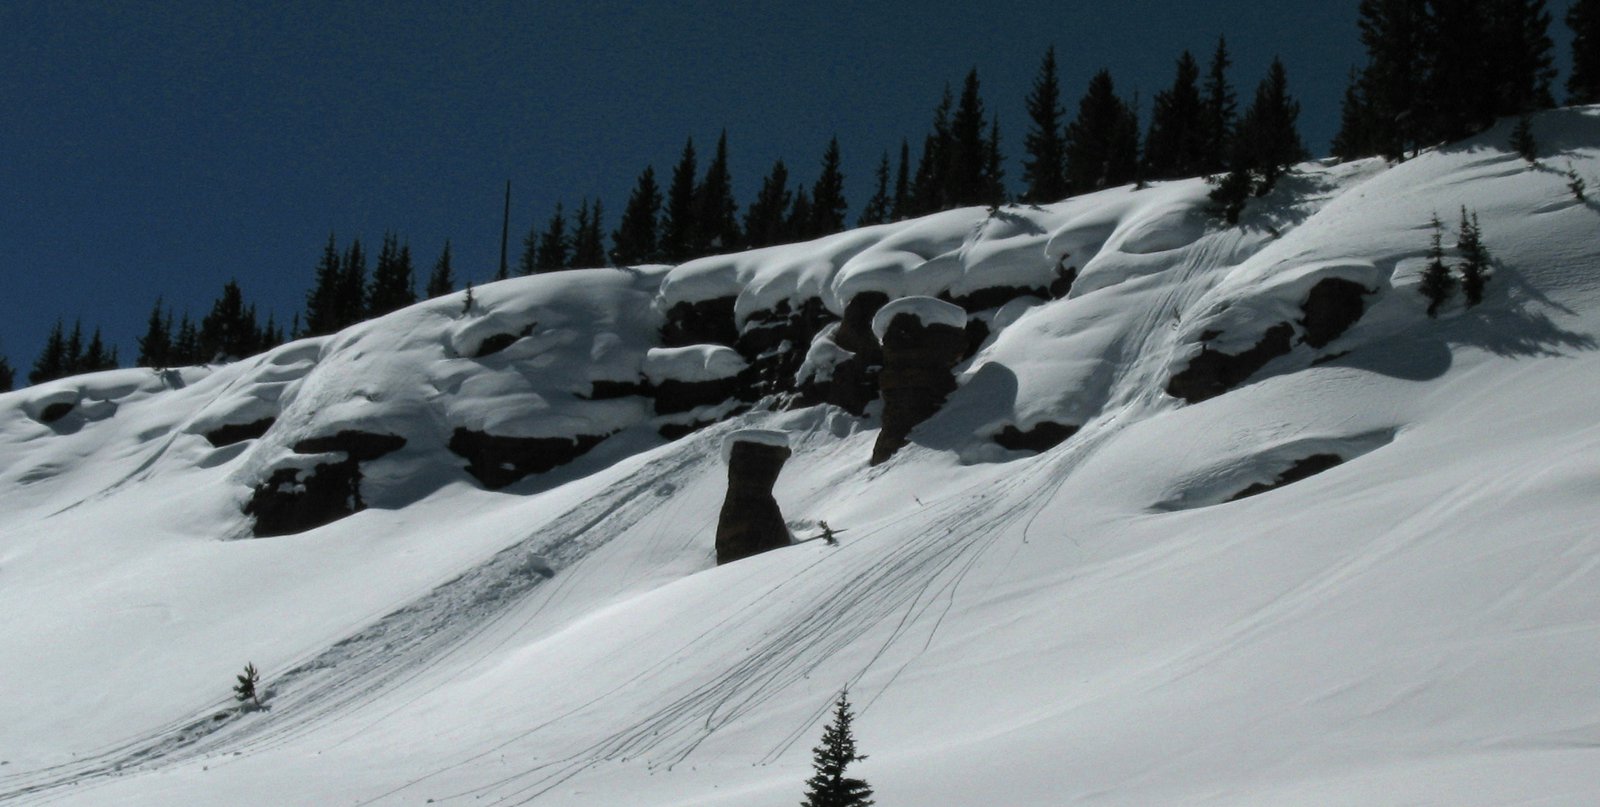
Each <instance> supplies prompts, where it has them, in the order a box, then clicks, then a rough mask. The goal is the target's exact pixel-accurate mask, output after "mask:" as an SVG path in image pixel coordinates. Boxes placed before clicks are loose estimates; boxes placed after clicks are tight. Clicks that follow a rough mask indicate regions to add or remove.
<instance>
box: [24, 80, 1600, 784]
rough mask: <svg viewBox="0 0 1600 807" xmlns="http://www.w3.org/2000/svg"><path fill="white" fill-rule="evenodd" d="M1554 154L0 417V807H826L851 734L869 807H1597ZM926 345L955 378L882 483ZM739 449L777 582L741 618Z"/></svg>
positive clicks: (934, 252) (1168, 215)
mask: <svg viewBox="0 0 1600 807" xmlns="http://www.w3.org/2000/svg"><path fill="white" fill-rule="evenodd" d="M1535 133H1536V136H1537V138H1538V140H1539V142H1540V144H1541V146H1542V156H1543V159H1542V162H1541V164H1539V165H1536V166H1530V165H1529V164H1528V163H1526V162H1524V161H1522V160H1521V159H1520V158H1519V157H1517V156H1516V155H1515V154H1513V153H1510V152H1509V150H1508V149H1506V148H1504V147H1503V144H1504V143H1505V141H1506V135H1507V132H1506V131H1505V130H1504V129H1501V130H1496V131H1492V132H1489V133H1487V134H1485V135H1484V136H1483V137H1481V138H1479V139H1477V140H1474V141H1469V142H1467V143H1464V144H1459V145H1455V146H1451V147H1447V148H1443V149H1440V150H1438V151H1435V152H1430V153H1426V154H1424V155H1422V156H1420V157H1418V158H1416V159H1414V160H1411V161H1408V162H1406V163H1403V164H1400V165H1396V166H1387V165H1385V164H1383V163H1381V162H1379V161H1362V162H1355V163H1349V164H1343V165H1331V164H1330V165H1323V164H1307V165H1304V166H1301V167H1300V169H1299V170H1297V171H1296V172H1294V173H1292V174H1291V175H1290V176H1289V177H1287V178H1286V179H1285V180H1284V181H1283V182H1282V183H1281V185H1280V187H1279V188H1278V190H1276V191H1275V192H1274V193H1273V194H1272V195H1271V196H1269V197H1267V198H1266V199H1263V200H1257V201H1253V202H1252V203H1251V206H1250V207H1249V208H1248V209H1247V211H1246V214H1245V217H1244V220H1243V223H1242V225H1241V226H1240V227H1237V228H1222V227H1220V226H1219V225H1217V224H1216V223H1214V222H1213V221H1212V220H1211V219H1210V218H1209V217H1208V216H1207V215H1206V214H1205V212H1204V207H1205V194H1206V191H1207V187H1206V186H1205V184H1204V183H1203V182H1201V181H1199V180H1192V181H1183V182H1171V183H1157V184H1155V185H1154V186H1152V187H1150V188H1146V189H1142V190H1135V189H1132V188H1119V189H1113V190H1109V191H1104V192H1101V193H1097V194H1092V195H1088V196H1084V197H1078V198H1074V199H1071V200H1068V201H1065V202H1062V203H1060V204H1056V205H1049V206H1044V207H1038V208H1034V207H1021V206H1011V207H1006V208H1002V209H1000V210H998V211H995V212H993V213H991V212H989V211H985V210H982V209H967V210H956V211H950V212H946V213H942V214H939V215H935V216H930V217H927V218H923V219H918V220H915V221H909V222H902V223H898V224H891V225H882V226H878V227H872V228H865V229H861V230H856V231H851V232H848V233H843V234H840V235H837V236H832V237H830V238H826V239H822V240H819V241H816V242H812V243H807V244H799V245H793V246H786V247H776V248H771V249H765V250H755V251H750V252H745V253H741V254H738V255H731V256H724V257H717V258H709V259H705V260H701V261H695V262H692V263H689V264H685V265H682V266H678V267H643V268H639V269H628V270H619V269H597V270H585V271H581V272H572V273H564V274H558V275H547V276H537V277H530V278H519V279H513V280H508V281H503V282H500V283H496V284H492V285H490V286H485V287H480V288H478V289H476V290H475V292H474V300H473V303H472V305H470V306H469V305H467V304H466V301H465V300H464V298H463V296H462V295H459V294H458V295H456V296H454V297H446V298H442V299H439V300H434V301H430V302H427V303H422V304H419V305H417V306H414V307H412V308H409V309H406V310H404V311H400V312H397V313H395V314H392V315H389V316H387V317H384V318H382V319H379V320H375V321H373V322H370V323H365V324H363V325H360V326H356V327H354V328H351V329H349V330H347V331H344V332H342V333H340V334H337V335H334V336H331V337H325V338H321V339H312V340H302V341H299V342H295V343H292V344H290V345H286V346H284V347H282V348H279V349H277V350H275V351H273V352H271V353H268V354H266V355H263V356H260V357H256V358H254V359H250V360H247V361H241V362H238V363H234V364H231V365H226V366H219V367H213V368H184V369H180V370H169V371H165V372H155V371H151V370H121V371H115V372H110V373H102V374H97V375H89V376H81V377H77V378H71V379H64V380H61V381H57V382H52V383H50V384H45V385H41V386H39V387H33V388H29V389H25V390H21V391H18V392H14V393H10V394H7V395H3V396H0V613H3V614H5V615H6V617H5V623H4V624H5V626H6V629H5V630H4V631H0V694H3V697H0V802H5V803H18V804H35V803H51V804H118V805H170V804H202V805H203V804H215V805H238V804H307V805H311V804H316V805H323V804H415V803H425V802H433V803H438V804H467V803H472V804H484V803H487V804H528V803H531V804H538V805H545V804H548V805H564V804H575V805H783V804H792V803H795V802H796V801H797V800H798V799H799V796H800V792H801V783H802V781H803V779H804V778H805V776H806V775H807V773H808V769H809V761H810V748H811V746H812V745H813V744H814V743H815V742H816V739H817V738H818V736H819V735H820V732H821V727H822V723H823V722H824V719H825V716H826V712H827V710H828V708H829V706H830V705H831V703H832V701H833V699H834V698H835V696H836V695H837V693H838V692H839V690H840V689H841V688H842V687H845V686H848V687H849V690H850V695H851V698H852V700H853V701H854V703H855V704H856V706H857V708H858V710H859V716H858V719H857V722H856V729H857V738H858V741H859V744H860V747H861V749H862V751H863V752H864V753H867V754H869V755H870V757H871V759H870V760H868V761H866V762H865V763H862V764H861V765H860V769H859V773H860V775H862V776H863V777H865V778H866V779H868V780H869V781H870V782H871V783H872V784H873V786H874V787H875V788H876V791H877V800H878V803H879V804H880V805H884V807H897V806H898V805H919V806H922V805H932V806H935V807H937V806H938V805H950V806H951V807H955V806H956V805H972V804H1003V805H1061V804H1077V803H1094V804H1127V805H1157V804H1171V805H1192V804H1262V805H1268V804H1271V805H1280V804H1352V805H1354V804H1362V805H1366V804H1374V803H1378V804H1417V803H1428V804H1452V805H1465V804H1481V805H1497V804H1507V803H1524V802H1526V803H1540V804H1593V803H1595V802H1597V801H1600V779H1597V778H1596V777H1595V775H1594V773H1593V771H1594V770H1595V769H1596V768H1597V767H1600V750H1597V749H1600V687H1597V686H1596V685H1595V682H1596V681H1600V649H1597V648H1600V643H1597V642H1596V639H1597V636H1600V407H1596V406H1595V405H1594V395H1595V393H1596V390H1597V389H1600V350H1597V347H1600V342H1597V339H1600V268H1597V267H1600V238H1597V237H1596V233H1600V204H1596V203H1595V202H1594V201H1593V200H1587V201H1583V200H1579V199H1577V198H1575V197H1574V195H1573V194H1572V193H1571V192H1570V191H1569V189H1568V186H1567V180H1566V177H1565V176H1564V175H1563V173H1562V172H1563V171H1565V170H1566V167H1567V165H1568V163H1570V164H1571V166H1572V167H1573V169H1574V170H1576V171H1577V172H1579V173H1580V174H1583V175H1585V176H1587V177H1590V178H1591V179H1595V178H1600V108H1582V109H1574V110H1561V111H1556V112H1552V113H1548V114H1545V115H1542V116H1540V117H1539V118H1537V119H1536V121H1535ZM1590 184H1591V185H1593V184H1594V183H1593V182H1591V183H1590ZM1463 206H1465V207H1467V208H1468V209H1470V210H1473V211H1476V212H1477V213H1478V215H1479V218H1480V221H1481V222H1482V227H1483V232H1484V238H1485V242H1486V243H1487V245H1488V247H1489V249H1490V250H1491V252H1492V254H1493V256H1494V259H1495V268H1494V276H1493V279H1492V281H1491V282H1490V285H1489V290H1488V295H1487V299H1486V301H1485V302H1484V303H1483V304H1482V305H1480V306H1477V307H1474V308H1470V309H1468V308H1466V307H1465V306H1464V305H1463V304H1462V303H1461V301H1460V297H1459V295H1458V296H1457V297H1456V298H1455V299H1454V301H1453V302H1451V303H1450V304H1449V305H1447V306H1446V307H1445V308H1444V309H1443V310H1442V312H1441V316H1440V317H1439V318H1437V319H1430V318H1429V317H1427V316H1426V315H1425V313H1424V309H1425V307H1426V304H1425V302H1424V301H1423V300H1422V298H1421V297H1420V295H1419V293H1418V291H1417V284H1418V280H1419V275H1420V271H1421V269H1422V267H1423V265H1424V263H1425V262H1426V252H1427V249H1428V243H1429V234H1430V228H1429V221H1430V218H1431V217H1432V216H1433V215H1434V214H1435V213H1437V214H1438V215H1439V217H1440V218H1441V219H1443V220H1444V221H1445V222H1447V223H1449V224H1453V222H1454V221H1455V220H1456V219H1457V218H1458V217H1459V215H1460V209H1461V208H1462V207H1463ZM1445 240H1446V243H1447V245H1448V244H1450V243H1452V242H1453V238H1451V237H1450V236H1449V235H1448V234H1447V236H1446V239H1445ZM904 297H919V298H923V299H919V300H911V301H906V302H904V303H899V304H893V303H891V305H894V306H896V307H895V308H889V309H887V310H885V312H884V313H885V316H884V317H881V318H880V319H882V320H890V321H886V322H879V323H874V324H876V325H877V326H878V328H877V329H876V333H877V338H879V339H881V338H884V334H885V330H886V329H890V328H892V327H895V323H898V322H900V321H901V320H900V318H899V317H898V316H897V315H896V314H897V312H901V313H906V314H908V315H911V316H912V317H916V318H921V320H922V321H923V322H924V323H925V324H927V323H932V324H938V325H942V326H946V327H954V326H956V325H958V324H959V320H960V317H959V316H958V313H957V309H956V306H960V308H961V309H965V311H966V314H967V323H966V331H967V334H968V335H969V336H970V338H971V344H970V345H969V346H968V348H969V349H968V350H967V352H966V353H965V354H964V355H963V356H962V358H961V360H960V362H959V363H958V364H957V365H956V366H955V368H954V370H953V371H952V373H953V376H952V383H953V384H954V386H955V391H954V392H953V393H951V394H950V395H949V397H948V399H947V400H945V401H943V402H942V405H940V406H938V409H937V413H936V414H934V415H933V416H932V417H931V418H929V419H927V420H926V421H924V422H922V423H920V424H919V425H917V426H916V427H915V428H914V429H912V431H911V432H910V435H909V439H910V443H909V445H907V446H905V447H904V448H902V449H900V450H899V452H898V453H897V454H895V455H894V456H893V458H892V459H890V460H889V461H888V462H886V463H884V464H881V465H876V466H869V464H868V458H869V457H870V456H871V455H872V452H873V446H874V442H875V440H876V437H877V432H878V430H879V428H880V425H881V423H882V421H881V420H880V417H881V415H882V413H883V411H884V409H883V407H884V404H882V403H878V402H873V403H871V404H870V405H867V406H866V407H865V408H864V409H861V408H860V407H856V406H852V405H851V404H850V403H849V402H850V401H851V400H852V398H851V395H852V394H853V393H852V392H851V390H859V389H861V388H869V389H875V387H872V386H871V385H872V384H875V383H876V382H875V381H874V380H873V379H875V378H876V376H875V375H874V373H876V372H877V370H876V368H875V366H874V367H872V368H869V370H870V371H869V372H865V373H861V372H857V371H859V370H860V369H861V367H866V366H867V365H868V364H870V361H879V362H881V361H888V362H890V363H891V364H892V363H893V362H895V361H899V360H900V358H899V357H898V356H897V355H896V354H895V351H894V350H893V349H892V346H888V347H890V348H891V349H889V350H888V353H887V355H886V356H879V357H876V358H871V359H870V361H869V358H870V357H871V354H872V352H873V350H875V349H876V346H875V345H868V346H867V347H863V345H864V344H866V343H864V342H863V341H862V340H868V341H869V342H870V341H874V340H873V339H872V337H871V336H868V335H867V334H871V333H872V331H873V330H874V329H872V328H869V327H866V325H867V324H868V323H871V322H872V318H871V314H872V313H874V312H876V311H878V310H879V308H880V307H881V306H883V304H885V303H889V302H890V301H891V300H894V299H897V298H904ZM928 297H938V298H941V299H942V300H943V301H944V302H939V301H938V300H928V299H926V298H928ZM853 301H861V302H857V303H856V304H855V308H852V302H853ZM1330 301H1331V302H1330ZM952 304H953V305H952ZM857 309H865V310H864V311H863V310H857ZM1352 312H1353V314H1354V316H1353V317H1352V316H1351V314H1352ZM862 313H864V314H865V315H866V319H865V320H864V321H854V320H853V319H852V318H853V317H855V318H857V319H859V316H858V315H859V314H862ZM852 362H855V363H857V364H858V365H859V366H857V367H856V370H855V371H850V372H846V371H845V370H842V369H840V368H848V367H850V366H851V363H852ZM1197 368H1198V369H1197ZM883 372H884V373H885V375H884V378H885V379H886V380H885V382H884V389H885V391H886V392H885V394H888V391H889V390H890V389H891V387H894V388H898V387H895V385H897V384H899V383H900V382H899V381H892V380H891V379H893V378H894V376H893V372H894V369H893V367H892V366H886V368H885V369H884V370H883ZM919 372H920V371H919ZM863 379H865V380H863ZM862 384H867V385H868V386H867V387H861V386H860V385H862ZM847 385H856V386H853V387H850V388H849V389H846V388H845V387H846V386H847ZM830 397H832V398H836V399H837V400H836V401H835V402H836V403H838V402H843V403H841V405H837V406H836V405H834V404H832V403H827V401H828V400H830ZM935 403H936V404H937V403H938V402H937V401H936V402H935ZM751 428H756V429H766V430H772V431H776V432H782V433H783V435H784V436H785V439H786V442H787V444H788V446H789V448H790V449H791V450H792V451H793V455H792V457H791V458H790V459H789V460H788V462H787V464H786V465H785V467H784V468H783V470H782V473H781V475H780V476H779V478H778V482H777V484H776V487H775V489H774V494H775V496H776V498H777V500H778V502H779V504H780V506H781V507H782V509H783V512H784V514H785V516H786V517H787V519H788V521H789V524H790V526H791V529H792V530H793V532H794V533H795V536H796V542H795V544H794V545H792V546H789V547H787V548H783V549H779V550H776V551H772V552H768V553H765V554H762V555H758V556H755V557H752V558H748V559H745V560H741V561H738V562H735V563H729V564H725V565H722V566H718V565H716V563H715V554H714V550H713V535H714V532H715V529H716V521H717V513H718V510H719V507H720V506H721V503H722V500H723V495H724V492H725V491H726V486H727V469H726V466H725V465H724V464H723V463H724V460H723V458H722V453H721V449H722V442H723V439H724V438H725V437H726V436H727V435H729V434H730V433H732V432H734V431H736V430H741V429H751ZM1318 471H1320V472H1318ZM1302 476H1304V477H1306V478H1302V479H1299V481H1293V482H1292V484H1285V483H1287V482H1289V481H1290V480H1292V479H1295V478H1298V477H1302ZM318 480H320V481H318ZM319 486H321V487H319ZM317 491H321V492H320V493H319V492H317ZM1241 494H1255V495H1248V497H1247V498H1240V496H1241ZM318 497H321V498H318ZM313 500H315V501H313ZM246 510H249V511H250V513H249V514H247V513H246ZM265 513H272V514H276V515H275V516H272V517H281V518H282V519H283V521H282V522H281V523H282V524H283V525H286V526H285V528H284V529H282V530H271V529H264V528H263V526H262V525H263V523H265V520H266V519H268V516H266V515H262V514H265ZM307 519H309V521H308V520H307ZM822 520H826V521H828V522H829V523H830V524H831V525H832V526H833V527H834V528H835V529H842V530H843V531H842V532H841V533H840V538H839V541H840V545H839V546H829V545H827V544H826V543H825V542H823V541H817V540H807V539H810V538H811V537H812V536H815V535H816V534H817V533H818V529H817V526H816V525H817V523H818V522H820V521H822ZM311 522H315V523H316V524H319V526H312V527H310V528H305V527H306V524H308V523H311ZM276 532H282V533H286V534H272V533H276ZM257 536H263V537H257ZM247 661H251V662H254V664H255V665H256V666H257V667H258V668H259V669H260V670H261V671H262V673H263V690H264V692H265V698H264V701H265V704H266V708H264V709H262V710H254V709H241V708H240V707H239V706H238V705H237V704H236V703H235V702H234V701H233V700H232V698H231V693H230V691H229V687H230V685H231V684H232V682H233V676H234V675H235V674H236V673H237V672H239V671H240V670H241V669H242V668H243V666H244V664H245V662H247Z"/></svg>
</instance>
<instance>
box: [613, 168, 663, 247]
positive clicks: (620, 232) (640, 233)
mask: <svg viewBox="0 0 1600 807" xmlns="http://www.w3.org/2000/svg"><path fill="white" fill-rule="evenodd" d="M660 214H661V191H660V189H658V188H657V187H656V170H655V169H654V168H652V167H650V166H646V167H645V169H644V172H643V173H641V174H639V181H638V182H637V183H636V184H635V185H634V186H633V194H632V195H630V196H629V197H628V205H627V207H624V208H623V209H622V221H620V222H618V223H617V229H616V230H615V231H614V232H612V233H611V258H612V260H613V261H615V262H616V263H617V265H618V266H629V265H632V264H639V263H650V262H651V261H656V260H660V255H659V254H658V253H657V249H656V220H657V219H658V218H659V217H660Z"/></svg>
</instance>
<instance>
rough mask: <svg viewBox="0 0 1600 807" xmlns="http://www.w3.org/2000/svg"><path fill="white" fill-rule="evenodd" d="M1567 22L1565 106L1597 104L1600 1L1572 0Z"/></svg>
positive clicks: (1599, 97)
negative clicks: (1568, 60)
mask: <svg viewBox="0 0 1600 807" xmlns="http://www.w3.org/2000/svg"><path fill="white" fill-rule="evenodd" d="M1566 20H1567V27H1568V28H1570V29H1572V75H1570V76H1568V77H1567V103H1569V104H1593V103H1600V0H1574V2H1573V3H1572V7H1571V8H1568V9H1567V17H1566Z"/></svg>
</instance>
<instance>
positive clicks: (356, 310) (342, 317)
mask: <svg viewBox="0 0 1600 807" xmlns="http://www.w3.org/2000/svg"><path fill="white" fill-rule="evenodd" d="M338 313H339V319H338V325H337V326H336V327H335V328H334V330H339V329H340V328H344V327H346V326H349V325H354V324H356V323H357V322H360V321H362V320H364V319H366V318H367V256H366V254H365V253H363V252H362V251H361V239H359V238H358V239H356V240H354V241H351V242H350V248H349V249H346V250H345V253H344V267H343V269H342V270H341V271H340V280H339V297H338Z"/></svg>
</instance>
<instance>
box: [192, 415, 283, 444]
mask: <svg viewBox="0 0 1600 807" xmlns="http://www.w3.org/2000/svg"><path fill="white" fill-rule="evenodd" d="M276 422H277V419H276V418H270V417H266V418H261V419H260V420H253V421H251V422H249V423H228V424H224V425H222V426H218V427H217V428H215V429H212V430H211V431H208V432H206V433H205V438H206V441H207V442H209V443H211V447H212V448H222V447H223V446H231V445H233V444H234V443H242V442H244V441H246V440H254V439H256V438H257V437H260V436H261V435H263V434H266V433H267V430H268V429H270V428H272V424H273V423H276Z"/></svg>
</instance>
